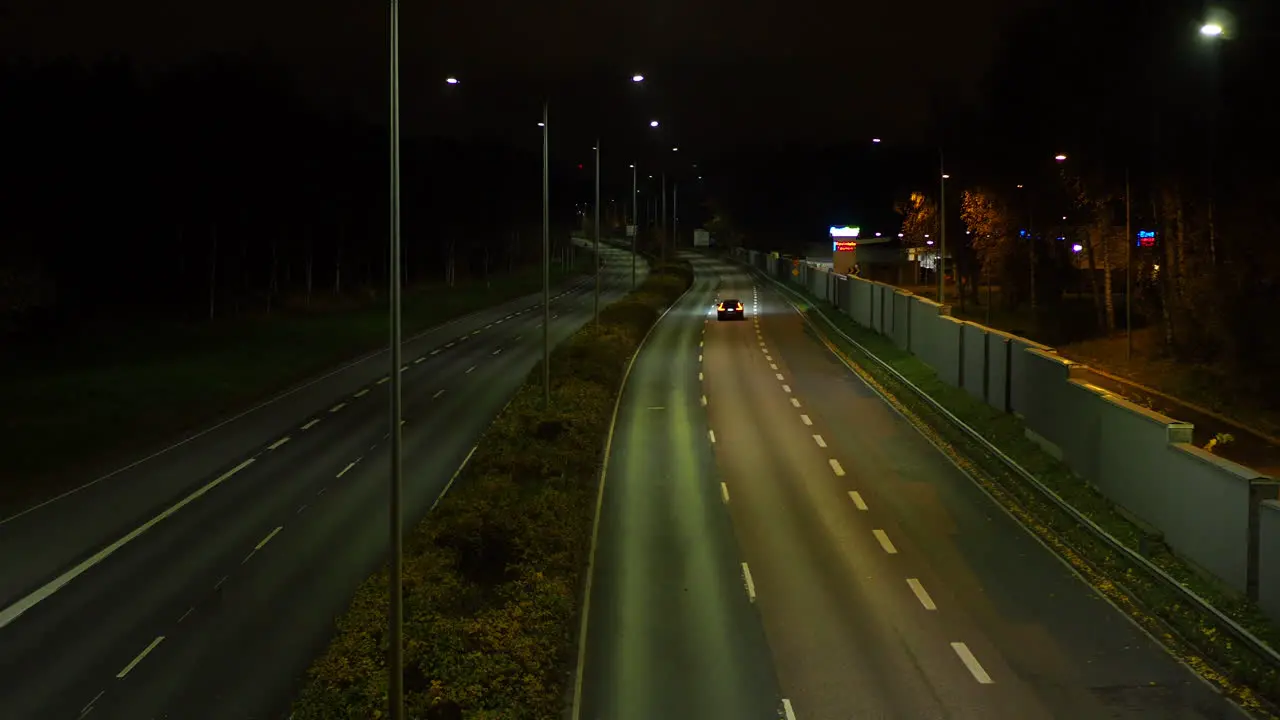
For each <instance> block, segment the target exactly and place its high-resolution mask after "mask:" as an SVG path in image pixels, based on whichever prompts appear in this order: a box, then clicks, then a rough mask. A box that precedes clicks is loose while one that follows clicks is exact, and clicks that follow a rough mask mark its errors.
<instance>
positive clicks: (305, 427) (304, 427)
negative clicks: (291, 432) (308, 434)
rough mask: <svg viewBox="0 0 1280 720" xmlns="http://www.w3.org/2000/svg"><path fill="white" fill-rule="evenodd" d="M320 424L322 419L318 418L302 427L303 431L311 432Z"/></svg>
mask: <svg viewBox="0 0 1280 720" xmlns="http://www.w3.org/2000/svg"><path fill="white" fill-rule="evenodd" d="M319 422H320V418H316V419H315V420H312V421H311V422H309V423H307V424H306V425H303V426H302V429H303V430H310V429H311V428H313V427H315V426H316V424H317V423H319Z"/></svg>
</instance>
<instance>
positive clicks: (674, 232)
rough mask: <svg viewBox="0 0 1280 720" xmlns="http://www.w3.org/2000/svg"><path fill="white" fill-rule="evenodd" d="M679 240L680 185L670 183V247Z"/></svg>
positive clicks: (674, 182) (673, 182)
mask: <svg viewBox="0 0 1280 720" xmlns="http://www.w3.org/2000/svg"><path fill="white" fill-rule="evenodd" d="M679 240H680V183H679V182H676V181H674V180H673V181H672V182H671V247H673V248H674V247H675V246H676V243H677V242H678V241H679Z"/></svg>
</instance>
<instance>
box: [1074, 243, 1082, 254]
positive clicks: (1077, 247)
mask: <svg viewBox="0 0 1280 720" xmlns="http://www.w3.org/2000/svg"><path fill="white" fill-rule="evenodd" d="M1083 249H1084V246H1083V245H1081V244H1080V243H1076V244H1075V245H1072V246H1071V252H1073V253H1078V252H1080V251H1081V250H1083Z"/></svg>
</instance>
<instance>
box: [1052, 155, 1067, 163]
mask: <svg viewBox="0 0 1280 720" xmlns="http://www.w3.org/2000/svg"><path fill="white" fill-rule="evenodd" d="M1053 159H1054V160H1057V161H1058V162H1066V160H1067V156H1066V155H1063V154H1062V153H1058V154H1057V155H1054V156H1053Z"/></svg>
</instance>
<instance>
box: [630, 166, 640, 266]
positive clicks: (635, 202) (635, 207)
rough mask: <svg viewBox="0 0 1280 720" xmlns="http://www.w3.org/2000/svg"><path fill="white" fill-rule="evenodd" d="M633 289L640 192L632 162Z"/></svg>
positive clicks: (638, 233) (638, 230) (638, 232)
mask: <svg viewBox="0 0 1280 720" xmlns="http://www.w3.org/2000/svg"><path fill="white" fill-rule="evenodd" d="M631 224H632V225H633V226H634V228H635V229H634V230H632V232H631V289H632V290H635V289H636V238H638V237H640V193H639V191H638V190H637V189H636V166H635V163H632V164H631Z"/></svg>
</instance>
